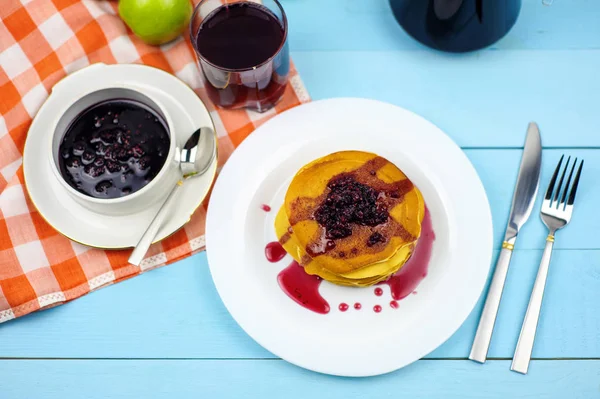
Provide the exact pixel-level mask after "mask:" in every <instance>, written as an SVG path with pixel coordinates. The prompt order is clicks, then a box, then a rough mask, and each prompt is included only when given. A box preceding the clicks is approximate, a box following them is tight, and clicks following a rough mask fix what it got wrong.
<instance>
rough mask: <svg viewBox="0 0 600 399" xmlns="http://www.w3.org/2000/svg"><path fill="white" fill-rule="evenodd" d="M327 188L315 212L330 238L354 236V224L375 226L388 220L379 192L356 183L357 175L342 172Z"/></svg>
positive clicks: (316, 218)
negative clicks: (323, 198)
mask: <svg viewBox="0 0 600 399" xmlns="http://www.w3.org/2000/svg"><path fill="white" fill-rule="evenodd" d="M327 187H328V188H329V190H330V191H329V193H328V194H327V197H326V198H325V200H324V201H323V203H322V204H321V205H320V206H319V208H318V209H317V211H316V212H315V220H316V221H317V223H319V224H320V225H321V226H323V227H324V228H325V232H326V235H325V236H326V237H327V238H328V239H334V240H335V239H339V238H346V237H349V236H351V235H352V225H353V224H358V225H362V226H370V227H374V226H377V225H380V224H383V223H385V222H387V221H388V217H389V214H388V210H387V206H386V205H385V204H384V203H383V202H381V201H378V197H379V192H378V191H376V190H375V189H373V188H371V187H369V186H367V185H365V184H362V183H359V182H357V181H356V180H355V178H354V176H352V175H350V174H343V175H340V176H338V177H336V178H333V179H331V180H330V181H329V183H328V184H327ZM381 239H383V236H381ZM370 240H371V238H369V241H370ZM377 242H380V241H376V242H374V244H375V243H377ZM374 244H373V245H374Z"/></svg>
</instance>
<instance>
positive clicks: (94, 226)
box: [23, 64, 217, 249]
mask: <svg viewBox="0 0 600 399" xmlns="http://www.w3.org/2000/svg"><path fill="white" fill-rule="evenodd" d="M67 79H70V80H72V83H76V84H74V85H73V86H74V87H78V88H79V90H80V91H75V90H71V89H70V90H61V85H62V83H63V81H64V80H67ZM64 80H63V81H61V82H59V83H58V84H57V86H55V89H53V91H52V94H51V95H50V96H49V97H48V99H47V100H46V102H45V103H44V104H43V105H42V107H41V108H40V110H39V111H38V113H37V115H36V116H35V119H34V120H33V123H32V125H31V128H30V129H29V133H28V135H27V141H26V143H25V152H24V155H23V164H24V166H23V167H24V174H25V184H26V187H27V191H28V192H29V196H30V198H31V200H32V202H33V204H34V205H35V207H36V208H37V210H38V211H39V213H40V214H41V215H42V217H43V218H44V219H45V220H46V221H47V222H48V223H49V224H50V225H51V226H52V227H54V229H56V230H57V231H58V232H60V233H61V234H63V235H65V236H67V237H68V238H70V239H72V240H73V241H77V242H80V243H82V244H85V245H89V246H92V247H98V248H110V249H116V248H127V247H133V246H135V245H136V244H137V242H138V241H139V239H140V237H141V236H142V234H143V232H144V230H145V229H146V227H147V226H148V225H149V224H150V222H151V221H152V218H153V217H154V215H155V214H156V212H157V211H158V208H159V207H160V205H161V204H160V203H157V204H154V205H153V206H150V207H148V208H146V209H144V210H141V211H140V212H137V213H134V214H130V215H125V216H106V215H101V214H98V213H94V212H92V211H90V210H88V209H87V208H85V207H83V206H81V205H80V204H79V203H77V202H76V201H75V200H74V199H73V198H72V197H71V196H70V195H69V194H68V193H67V192H66V190H65V189H64V188H63V186H62V185H61V184H60V183H59V182H58V181H57V180H56V178H55V176H54V174H53V173H52V171H51V170H50V164H49V162H48V151H50V145H49V143H50V142H51V140H50V139H49V135H51V134H52V133H53V132H52V129H48V126H54V125H55V124H56V121H57V120H58V118H59V117H60V116H61V114H62V113H63V112H64V111H65V108H66V104H70V103H71V102H72V101H73V99H74V98H77V97H79V96H81V93H87V92H89V91H90V90H91V89H97V88H101V87H103V86H105V85H107V84H119V83H120V82H126V83H127V84H128V85H129V86H137V88H138V89H139V90H140V91H141V92H151V94H152V96H153V97H156V98H158V99H159V100H160V101H161V103H162V104H163V105H164V106H165V108H166V110H167V112H169V113H170V114H171V117H172V119H173V121H174V124H175V126H174V132H172V133H174V136H175V137H176V139H177V143H178V145H179V146H182V145H183V144H184V143H185V141H186V140H187V138H188V137H189V135H190V134H191V133H192V132H194V131H195V130H196V129H197V128H199V127H201V126H210V127H213V123H212V120H211V118H210V115H209V113H208V110H207V109H206V107H205V106H204V104H203V103H202V101H201V100H200V99H199V98H198V96H197V95H196V94H195V93H194V91H193V90H192V89H190V88H189V87H188V86H186V85H185V83H183V82H182V81H181V80H179V79H177V78H176V77H174V76H173V75H171V74H168V73H166V72H163V71H161V70H160V69H156V68H151V67H147V66H143V65H104V64H94V65H92V66H90V67H87V68H84V69H82V70H80V71H78V72H75V73H73V74H71V75H69V76H67V77H66V78H65V79H64ZM73 86H71V85H69V87H70V88H71V87H73ZM213 129H214V127H213ZM216 170H217V160H216V159H215V160H214V161H213V163H212V165H211V166H210V168H209V170H208V171H207V172H206V174H205V175H204V176H200V177H197V178H194V179H190V180H189V181H187V182H186V183H185V184H184V185H183V186H182V193H181V196H180V199H179V200H178V201H179V204H178V206H177V207H174V208H173V211H172V214H171V215H169V216H167V217H166V218H165V223H164V225H163V226H162V227H161V228H160V230H159V231H158V234H157V241H160V240H162V239H163V238H165V237H167V236H169V235H171V234H173V233H174V232H175V231H177V230H178V229H179V228H180V227H182V226H183V225H184V224H185V223H186V222H187V221H188V220H189V218H190V216H191V215H192V214H193V213H194V211H195V210H196V208H198V206H200V204H201V203H202V201H203V200H204V198H205V197H206V195H207V193H208V191H209V189H210V186H211V184H212V181H213V179H214V177H215V174H216Z"/></svg>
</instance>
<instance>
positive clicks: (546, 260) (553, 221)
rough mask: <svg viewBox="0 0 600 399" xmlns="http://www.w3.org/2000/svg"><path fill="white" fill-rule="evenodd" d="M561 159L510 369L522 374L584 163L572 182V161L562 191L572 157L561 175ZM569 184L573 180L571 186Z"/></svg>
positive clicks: (547, 200)
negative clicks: (554, 252) (557, 236)
mask: <svg viewBox="0 0 600 399" xmlns="http://www.w3.org/2000/svg"><path fill="white" fill-rule="evenodd" d="M564 157H565V156H564V155H563V156H562V157H560V161H558V165H557V166H556V170H554V174H553V175H552V179H551V180H550V184H549V185H548V190H547V191H546V196H545V197H544V201H543V203H542V210H541V212H540V214H541V217H542V221H543V222H544V224H545V225H546V227H547V228H548V237H546V248H544V254H543V255H542V261H541V262H540V267H539V269H538V274H537V277H536V278H535V284H534V285H533V291H532V292H531V297H530V298H529V305H528V306H527V313H525V320H523V326H522V327H521V333H520V334H519V341H518V342H517V349H516V350H515V355H514V357H513V361H512V365H511V367H510V369H511V370H512V371H516V372H518V373H522V374H527V369H528V368H529V361H530V360H531V352H532V350H533V341H534V339H535V331H536V329H537V324H538V319H539V318H540V310H541V309H542V299H543V297H544V288H545V286H546V278H547V277H548V267H549V266H550V257H551V256H552V247H553V246H554V234H555V233H556V232H557V231H558V230H560V229H562V228H563V227H565V226H566V225H567V224H568V223H569V222H570V221H571V215H572V214H573V203H574V202H575V194H576V192H577V185H578V184H579V177H580V176H581V170H582V169H583V160H581V162H580V163H579V168H577V173H576V174H575V179H572V178H573V173H574V172H575V168H576V166H577V158H575V162H573V165H572V166H571V172H570V173H569V176H568V178H567V181H566V184H565V185H564V187H563V182H564V180H565V175H566V173H567V170H568V169H569V163H570V161H571V157H569V158H567V163H566V164H565V167H564V169H562V174H561V173H560V171H561V166H562V162H563V159H564ZM559 174H560V180H559V181H558V185H557V184H556V179H557V178H558V175H559ZM571 180H573V183H572V184H571Z"/></svg>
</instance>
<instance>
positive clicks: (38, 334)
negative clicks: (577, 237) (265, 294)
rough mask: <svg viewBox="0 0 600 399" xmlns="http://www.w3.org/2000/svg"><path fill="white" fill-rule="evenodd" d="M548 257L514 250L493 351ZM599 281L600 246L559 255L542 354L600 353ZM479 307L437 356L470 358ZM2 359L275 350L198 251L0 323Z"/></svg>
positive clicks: (508, 350) (501, 353)
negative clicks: (231, 301) (239, 313)
mask: <svg viewBox="0 0 600 399" xmlns="http://www.w3.org/2000/svg"><path fill="white" fill-rule="evenodd" d="M540 257H541V251H539V250H535V251H528V250H517V251H515V255H514V259H513V264H512V265H511V269H510V272H509V276H508V282H507V286H506V289H505V294H504V297H503V301H502V304H501V309H500V314H499V318H498V323H497V329H496V332H495V334H494V340H493V342H492V346H491V348H490V356H491V357H496V358H507V357H512V354H513V351H514V348H515V344H516V340H517V336H518V332H519V329H520V325H521V324H520V323H521V321H522V319H523V315H524V313H525V309H526V307H527V301H528V298H529V293H530V291H531V287H532V285H533V280H534V277H535V273H536V269H537V264H538V262H539V259H540ZM599 286H600V251H597V250H595V251H567V250H563V251H557V252H556V253H555V256H554V259H553V263H552V266H551V270H550V276H549V281H548V287H547V294H546V296H545V303H544V308H543V311H542V316H541V321H540V327H539V333H538V334H539V335H538V340H537V341H536V346H535V349H534V356H535V357H537V358H556V357H569V358H573V357H596V358H598V357H600V312H598V303H600V290H599V289H598V287H599ZM459 294H460V293H457V295H459ZM481 307H482V302H481V301H480V303H479V304H478V305H477V308H476V309H475V310H474V312H473V313H472V314H471V316H470V317H469V318H468V320H467V321H466V322H465V324H464V325H463V326H462V327H461V329H459V331H458V332H457V333H456V334H455V335H454V336H453V337H452V338H450V340H449V341H448V342H447V343H446V344H444V345H443V346H441V347H440V348H439V349H438V350H436V351H435V352H433V353H432V354H431V357H444V358H446V357H452V358H455V357H459V358H465V357H466V356H467V355H468V352H469V348H470V344H471V342H472V340H473V336H474V334H475V327H476V323H477V320H478V317H479V312H480V311H481ZM0 357H51V358H54V357H61V358H63V357H71V358H87V357H91V358H101V357H107V358H270V357H273V355H271V354H270V353H269V352H267V351H266V350H264V349H262V348H261V347H260V346H259V345H258V344H256V343H255V342H254V341H252V339H250V337H248V336H247V335H246V334H245V333H244V332H243V331H242V330H241V329H240V328H239V327H238V326H237V324H236V323H235V322H234V321H233V319H232V318H231V316H229V314H228V313H227V311H226V309H225V307H224V306H223V305H222V303H221V301H220V300H219V298H218V294H217V293H216V290H215V288H214V286H213V284H212V281H211V279H210V273H209V271H208V267H207V264H206V256H205V254H199V255H196V256H194V257H192V258H189V259H186V260H184V261H181V262H179V263H177V264H175V265H172V266H169V267H165V268H162V269H157V270H155V271H151V272H149V273H146V274H144V275H142V276H139V277H136V278H135V279H132V280H129V281H125V282H122V283H120V284H117V285H114V286H111V287H108V288H105V289H102V290H100V291H98V292H95V293H93V294H90V295H88V296H85V297H83V298H81V299H78V300H77V301H75V302H72V303H69V304H66V305H64V306H60V307H57V308H53V309H49V310H45V311H42V312H38V313H36V314H33V315H30V316H27V317H24V318H22V319H17V320H13V321H10V322H8V323H5V324H3V325H0ZM0 375H1V373H0ZM0 397H1V396H0Z"/></svg>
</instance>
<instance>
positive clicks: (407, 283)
mask: <svg viewBox="0 0 600 399" xmlns="http://www.w3.org/2000/svg"><path fill="white" fill-rule="evenodd" d="M434 240H435V233H434V232H433V225H432V223H431V214H430V213H429V210H428V209H427V207H425V217H424V218H423V223H422V224H421V237H419V241H418V242H417V246H416V248H415V252H414V253H413V254H412V256H411V257H410V259H409V260H408V262H406V264H405V265H404V266H402V268H401V269H400V270H399V271H398V272H397V273H395V274H393V275H392V277H390V278H389V279H388V280H387V281H385V282H384V283H382V284H387V285H389V286H390V291H391V293H392V298H393V299H394V300H396V301H399V300H400V299H403V298H406V297H407V296H408V295H410V294H411V293H412V292H413V291H414V290H415V288H417V286H418V285H419V283H420V282H421V281H422V280H423V279H424V278H425V277H426V276H427V271H428V269H429V260H430V259H431V250H432V248H433V241H434Z"/></svg>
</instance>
